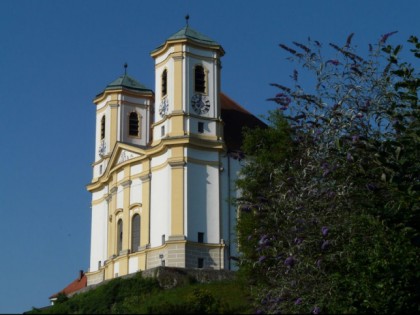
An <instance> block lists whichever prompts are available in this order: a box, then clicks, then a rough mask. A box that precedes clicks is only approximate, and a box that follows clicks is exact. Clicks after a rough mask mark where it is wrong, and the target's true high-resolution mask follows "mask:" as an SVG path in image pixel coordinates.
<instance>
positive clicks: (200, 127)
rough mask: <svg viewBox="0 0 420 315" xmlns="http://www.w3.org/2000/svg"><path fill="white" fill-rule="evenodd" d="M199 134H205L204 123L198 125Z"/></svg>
mask: <svg viewBox="0 0 420 315" xmlns="http://www.w3.org/2000/svg"><path fill="white" fill-rule="evenodd" d="M198 132H199V133H203V132H204V123H203V122H199V123H198Z"/></svg>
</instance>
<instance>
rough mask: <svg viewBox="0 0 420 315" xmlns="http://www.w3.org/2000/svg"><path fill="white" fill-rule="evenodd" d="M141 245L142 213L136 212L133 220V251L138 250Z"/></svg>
mask: <svg viewBox="0 0 420 315" xmlns="http://www.w3.org/2000/svg"><path fill="white" fill-rule="evenodd" d="M139 246H140V215H138V214H135V215H133V218H132V220H131V252H132V253H134V252H137V251H138V250H139Z"/></svg>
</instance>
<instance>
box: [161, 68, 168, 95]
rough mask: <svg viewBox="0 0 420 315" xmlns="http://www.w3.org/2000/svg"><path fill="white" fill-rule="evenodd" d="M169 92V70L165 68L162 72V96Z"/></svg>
mask: <svg viewBox="0 0 420 315" xmlns="http://www.w3.org/2000/svg"><path fill="white" fill-rule="evenodd" d="M167 93H168V72H167V71H166V69H165V70H163V72H162V97H163V96H165V95H166V94H167Z"/></svg>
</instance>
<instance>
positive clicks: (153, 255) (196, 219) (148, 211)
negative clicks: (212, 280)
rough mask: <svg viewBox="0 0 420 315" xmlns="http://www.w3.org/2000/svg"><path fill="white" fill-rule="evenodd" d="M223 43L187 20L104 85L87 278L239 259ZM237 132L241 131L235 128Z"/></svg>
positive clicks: (215, 265) (235, 162)
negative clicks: (141, 74) (139, 65)
mask: <svg viewBox="0 0 420 315" xmlns="http://www.w3.org/2000/svg"><path fill="white" fill-rule="evenodd" d="M223 54H224V50H223V48H222V47H221V46H220V45H219V44H217V43H216V42H214V41H212V40H210V39H209V38H207V37H206V36H204V35H202V34H200V33H198V32H196V31H194V30H192V29H191V28H190V27H189V26H188V25H187V26H186V27H184V28H183V29H181V30H180V31H179V32H177V33H176V34H174V35H173V36H171V37H170V38H169V39H167V40H166V41H165V43H164V44H163V45H162V46H160V47H158V48H157V49H156V50H154V51H153V52H152V53H151V56H152V57H153V58H154V60H155V84H156V85H155V92H153V91H152V90H151V89H148V88H146V87H144V86H143V85H141V84H140V83H138V82H137V81H136V80H134V79H133V78H131V77H130V76H128V75H127V74H125V75H123V76H121V77H120V78H118V79H117V80H116V81H114V82H113V83H111V84H110V85H108V86H107V88H106V89H105V90H104V91H103V92H102V93H101V94H99V95H98V96H97V97H96V98H95V100H94V103H95V105H96V149H95V161H94V163H93V179H92V182H91V183H90V184H89V185H88V186H87V189H88V190H89V191H90V192H91V193H92V207H91V208H92V229H91V253H90V268H89V272H88V273H87V277H88V285H91V284H95V283H99V282H102V281H104V280H107V279H112V278H114V277H118V276H123V275H127V274H130V273H134V272H137V271H139V270H145V269H149V268H153V267H157V266H161V265H165V266H173V267H183V268H212V269H234V268H235V266H234V264H233V263H232V262H231V259H230V258H231V257H233V256H236V255H237V252H236V245H235V222H236V209H234V207H233V206H232V205H231V204H230V202H229V200H230V199H231V198H232V197H236V193H237V192H236V190H235V189H234V181H235V180H236V178H237V174H238V172H239V170H240V167H241V166H240V160H239V159H237V158H232V156H231V155H230V154H229V148H228V145H227V142H226V141H225V137H224V130H225V123H226V122H225V121H224V120H223V119H222V116H223V115H222V105H221V97H223V98H226V96H224V95H223V94H221V91H220V71H221V63H220V58H221V57H222V56H223ZM239 132H240V131H239Z"/></svg>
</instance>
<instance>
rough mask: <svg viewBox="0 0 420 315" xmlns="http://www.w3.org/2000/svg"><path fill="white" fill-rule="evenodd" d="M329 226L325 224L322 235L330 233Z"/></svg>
mask: <svg viewBox="0 0 420 315" xmlns="http://www.w3.org/2000/svg"><path fill="white" fill-rule="evenodd" d="M328 231H329V230H328V228H327V227H326V226H323V227H322V228H321V232H322V235H323V236H327V235H328Z"/></svg>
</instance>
